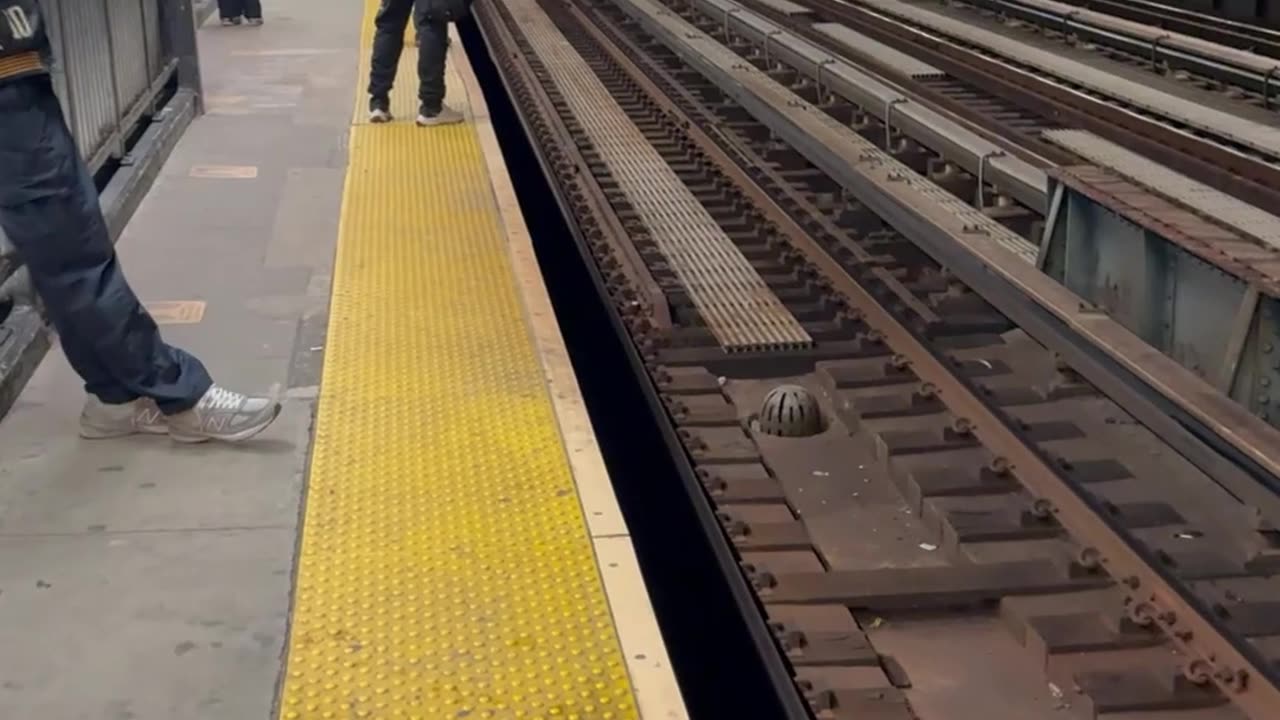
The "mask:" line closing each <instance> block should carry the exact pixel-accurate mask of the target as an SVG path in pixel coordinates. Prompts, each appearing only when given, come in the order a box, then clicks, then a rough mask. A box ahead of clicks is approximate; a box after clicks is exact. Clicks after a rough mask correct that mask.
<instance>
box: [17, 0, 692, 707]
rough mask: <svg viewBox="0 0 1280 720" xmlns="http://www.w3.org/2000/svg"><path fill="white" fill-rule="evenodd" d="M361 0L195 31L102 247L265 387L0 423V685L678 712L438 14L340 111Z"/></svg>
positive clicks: (197, 701) (143, 696)
mask: <svg viewBox="0 0 1280 720" xmlns="http://www.w3.org/2000/svg"><path fill="white" fill-rule="evenodd" d="M376 7H377V3H376V0H364V1H363V2H354V3H315V2H308V1H307V0H280V1H279V2H273V3H270V4H268V5H267V8H266V13H267V16H266V18H267V21H266V25H265V26H263V27H260V28H249V27H233V28H224V27H220V26H219V25H218V23H217V18H216V16H215V17H213V18H212V19H209V20H207V21H206V22H205V23H204V26H203V27H202V28H201V29H200V32H199V35H198V37H199V44H200V66H201V69H202V75H203V84H204V96H203V102H204V106H205V113H204V114H203V115H201V116H200V117H198V118H196V119H195V120H194V122H193V123H192V124H191V125H190V127H189V128H188V129H187V130H186V132H185V134H184V135H183V137H182V138H181V140H180V141H179V142H178V144H177V146H176V148H175V149H174V151H173V153H172V154H171V155H170V156H169V158H168V160H167V162H166V163H165V164H164V166H163V168H162V169H161V170H160V172H159V175H158V177H157V179H156V181H155V184H154V186H153V187H152V189H151V190H150V192H149V193H148V194H147V196H146V197H145V199H144V200H143V201H142V203H141V205H140V206H139V208H138V210H137V212H136V214H135V215H134V216H133V218H132V220H131V221H130V222H129V224H128V225H127V227H126V229H125V231H124V233H123V235H122V237H121V239H120V241H119V249H120V252H121V255H122V258H123V262H124V267H125V269H126V272H127V273H128V275H129V277H130V279H131V281H132V282H133V283H134V285H135V287H136V288H137V290H138V291H139V294H140V295H142V297H143V298H144V300H145V301H146V302H147V304H148V305H149V306H150V307H151V308H152V310H153V312H154V314H155V315H156V317H157V320H158V321H160V322H161V323H162V324H163V329H164V331H165V333H166V336H167V338H168V339H169V340H170V341H171V342H173V343H175V344H178V345H180V346H183V347H185V348H188V349H190V350H192V351H193V352H195V353H196V354H198V355H199V356H200V357H201V358H202V359H203V360H204V361H205V362H206V364H207V365H208V366H209V367H210V369H211V370H212V371H213V373H214V374H215V377H216V378H217V379H218V381H219V382H221V383H222V384H225V385H227V386H229V387H233V388H237V389H239V388H244V389H248V390H258V389H265V388H266V387H268V386H270V385H272V384H276V383H280V384H282V385H284V386H286V387H287V402H286V408H285V411H284V413H283V414H282V416H281V418H280V420H279V421H278V422H277V424H276V425H274V426H273V427H272V428H271V429H270V430H269V431H268V432H267V433H266V434H264V435H263V436H262V437H261V438H259V439H258V440H256V441H254V442H251V443H248V444H246V445H244V446H240V447H219V446H212V445H211V446H201V447H187V446H178V445H177V444H174V443H172V442H170V441H169V440H168V439H167V438H156V437H141V438H133V439H126V440H113V441H86V440H81V439H80V438H78V437H77V435H76V422H77V417H78V413H79V410H80V407H81V404H82V402H83V392H82V389H81V387H80V384H79V382H78V380H77V378H76V377H75V376H74V374H73V373H72V372H71V370H70V369H69V367H68V366H67V364H66V363H65V361H64V360H63V359H62V358H61V356H60V355H59V354H58V353H57V351H56V349H55V350H54V351H53V352H51V353H50V354H49V356H48V358H47V359H46V360H45V361H44V362H43V363H42V364H41V366H40V367H39V369H38V370H37V371H36V374H35V376H34V378H33V379H32V381H31V382H30V383H29V384H28V385H27V387H26V389H25V391H24V392H23V393H22V395H21V396H20V397H19V399H18V400H17V402H16V403H15V404H14V406H13V408H12V410H11V411H10V412H9V414H8V415H7V416H6V417H5V419H4V420H3V422H0V639H2V641H0V647H3V651H2V652H0V718H52V719H56V720H78V719H81V718H83V719H85V720H187V719H199V720H224V719H225V720H251V719H255V718H289V719H299V720H313V719H316V720H319V719H325V718H342V719H343V720H347V719H349V718H412V719H422V720H436V719H438V718H584V719H586V718H591V719H597V718H598V719H605V718H618V719H622V718H646V719H648V718H663V719H679V718H683V717H685V716H686V714H685V710H684V707H683V702H682V699H681V694H680V690H679V688H678V686H677V685H676V682H675V678H674V676H673V674H672V671H671V668H670V665H669V661H668V659H667V653H666V649H665V647H664V644H663V639H662V636H661V635H660V633H659V630H658V626H657V622H656V620H655V618H654V614H653V611H652V609H651V606H650V604H649V601H648V594H647V592H646V589H645V587H644V582H643V579H642V577H641V575H640V571H639V568H638V565H637V563H636V558H635V553H634V551H633V549H632V546H631V542H630V538H629V535H628V531H627V528H626V525H625V523H624V522H623V519H622V515H621V513H620V512H619V509H618V507H617V504H616V500H615V498H614V495H613V491H612V488H611V486H610V482H609V477H608V474H607V472H606V469H605V466H604V463H603V460H602V459H601V456H600V452H599V450H598V448H597V446H596V441H595V437H594V433H593V431H592V428H591V424H590V421H589V419H588V417H587V414H586V411H585V408H584V406H583V403H582V399H581V396H580V393H579V390H578V387H577V383H576V380H575V377H574V374H573V370H572V368H571V366H570V364H569V360H568V356H567V353H566V350H565V347H564V344H563V341H562V339H561V336H560V332H559V328H558V327H557V324H556V320H555V317H554V315H553V313H552V311H551V306H550V303H549V301H548V299H547V295H546V290H545V287H544V286H543V282H542V278H541V275H540V273H539V270H538V267H537V261H536V259H535V258H534V255H533V251H532V246H531V244H530V241H529V237H528V234H527V231H526V230H525V228H524V223H523V220H522V218H521V215H520V209H519V206H518V204H517V201H516V196H515V192H514V189H513V187H512V183H511V179H510V178H509V177H508V175H507V171H506V168H505V165H504V163H503V159H502V156H501V153H500V151H499V149H498V145H497V142H496V139H495V137H494V134H493V130H492V128H491V127H490V125H489V122H488V115H487V111H486V106H485V102H484V97H483V94H482V92H481V88H480V87H479V85H478V83H477V80H476V78H475V75H474V73H473V72H472V71H471V68H470V65H469V63H468V59H467V56H466V51H465V50H464V48H463V47H462V43H460V42H454V43H453V45H452V49H451V51H450V53H451V54H450V65H449V68H450V69H449V76H448V86H449V98H448V99H449V102H450V103H451V104H452V105H453V106H454V107H456V108H458V109H461V110H463V111H464V113H465V114H466V117H467V121H466V123H464V124H462V125H460V126H456V127H449V128H437V129H432V130H422V129H418V128H416V127H414V126H413V125H412V124H411V118H412V117H413V109H414V95H415V90H416V88H415V82H414V80H413V78H414V73H413V70H412V68H413V64H414V58H413V47H412V43H411V42H410V43H408V44H407V45H408V46H407V48H406V52H405V58H404V59H403V60H402V65H401V70H400V74H399V84H398V85H397V88H396V91H395V95H394V98H393V107H394V110H395V111H396V115H397V117H398V118H401V121H399V122H397V123H394V124H391V125H388V126H376V127H375V126H371V125H366V124H365V123H364V117H363V107H364V96H363V93H362V92H361V91H362V89H363V85H364V80H365V78H364V76H365V73H366V72H367V62H368V54H369V53H368V47H369V42H370V39H371V37H370V35H371V27H372V16H373V13H374V12H375V11H376Z"/></svg>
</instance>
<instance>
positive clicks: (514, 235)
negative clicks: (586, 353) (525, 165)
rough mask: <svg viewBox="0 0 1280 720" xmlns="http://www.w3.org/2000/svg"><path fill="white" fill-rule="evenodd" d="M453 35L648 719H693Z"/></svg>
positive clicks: (478, 93)
mask: <svg viewBox="0 0 1280 720" xmlns="http://www.w3.org/2000/svg"><path fill="white" fill-rule="evenodd" d="M449 33H450V37H451V39H452V41H453V42H452V45H453V49H454V52H453V53H451V55H453V56H454V62H455V63H456V67H457V71H458V75H459V76H460V77H461V78H462V84H463V88H464V89H465V92H466V95H467V102H468V105H469V107H470V111H471V116H472V118H471V119H472V121H473V123H474V131H475V133H476V139H477V140H478V142H479V144H480V149H481V152H482V153H483V155H484V160H485V165H486V167H487V169H488V174H489V185H490V188H491V189H492V191H493V195H494V201H495V204H496V205H497V208H498V214H499V219H500V221H501V223H502V229H503V234H504V235H505V237H506V239H507V253H508V258H509V261H510V263H511V268H512V272H513V274H514V276H515V279H516V286H517V288H518V290H519V292H520V299H521V304H522V306H523V309H524V312H525V320H526V323H527V325H528V328H529V331H530V334H531V336H532V338H533V341H534V346H535V348H536V349H537V354H538V361H539V364H541V365H542V371H543V376H544V378H545V379H546V382H547V390H548V393H549V394H550V397H551V406H552V411H553V412H554V414H555V418H556V424H557V426H558V428H559V431H560V437H561V441H562V442H563V444H564V449H565V453H566V456H567V457H568V460H569V469H570V472H571V473H572V474H573V480H574V485H575V486H576V489H577V491H578V498H579V501H580V502H581V503H582V511H583V518H584V519H585V520H586V523H587V530H588V533H589V535H590V539H591V546H592V550H593V554H594V555H595V560H596V565H597V571H598V572H599V576H600V579H601V582H602V584H603V587H604V592H605V597H606V599H607V600H608V603H609V609H610V613H611V614H612V616H613V622H614V629H615V630H616V632H617V635H618V641H619V643H620V644H621V646H622V653H623V656H624V659H625V661H626V664H627V672H628V674H629V675H630V677H631V683H632V688H633V689H634V691H635V694H636V704H637V706H638V708H639V710H640V716H641V718H644V720H685V719H686V718H688V711H687V709H686V708H685V703H684V697H683V695H682V694H681V691H680V686H679V684H678V683H677V682H676V678H675V671H674V669H673V668H672V666H671V660H670V657H669V656H668V654H667V646H666V642H665V641H664V640H663V637H662V633H661V630H660V629H659V628H658V622H657V618H656V616H655V615H654V612H653V606H652V603H651V602H650V601H649V593H648V589H647V587H646V586H645V582H644V577H643V575H642V573H641V571H640V564H639V560H638V558H637V557H636V553H635V548H634V547H633V545H632V542H631V535H630V532H629V531H628V530H627V526H626V521H625V520H624V519H623V516H622V511H621V509H620V508H619V507H618V500H617V497H616V495H615V494H614V492H613V486H612V482H611V480H610V478H609V472H608V469H607V468H606V467H605V463H604V457H603V456H602V455H601V453H600V447H599V445H598V444H597V442H596V436H595V430H594V428H593V427H592V425H591V418H590V416H589V415H588V413H587V408H586V403H585V401H584V400H583V397H582V392H581V389H580V388H579V387H578V380H577V376H576V374H575V373H574V370H573V365H572V363H571V362H570V360H569V353H568V349H567V348H566V347H565V343H564V338H563V336H562V335H561V333H560V325H559V323H558V322H557V320H556V316H555V312H554V310H553V309H552V306H551V298H550V296H549V295H548V294H547V288H546V285H545V284H544V283H543V281H542V271H541V268H540V267H539V265H538V259H537V256H536V255H535V253H534V249H533V239H532V237H531V236H530V235H529V230H528V227H527V226H526V225H525V222H524V215H523V213H522V212H521V210H520V204H519V201H518V199H517V197H516V192H515V186H514V184H513V183H512V181H511V177H510V175H509V174H508V172H507V166H506V161H505V159H504V157H503V155H502V148H501V147H500V145H499V143H498V137H497V134H496V133H495V132H494V129H493V124H492V122H491V119H490V116H489V109H488V104H487V103H486V102H485V99H484V92H483V90H482V89H481V88H480V82H479V79H478V78H477V77H476V75H475V72H474V70H473V69H472V67H471V62H470V59H469V58H468V56H467V52H466V50H465V49H464V48H463V47H462V42H461V38H460V37H458V34H457V29H456V28H454V27H450V29H449Z"/></svg>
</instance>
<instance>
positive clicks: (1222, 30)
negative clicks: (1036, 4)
mask: <svg viewBox="0 0 1280 720" xmlns="http://www.w3.org/2000/svg"><path fill="white" fill-rule="evenodd" d="M1063 2H1066V3H1067V4H1070V5H1076V6H1079V7H1088V8H1090V9H1094V10H1099V11H1102V12H1105V13H1107V14H1109V15H1114V16H1116V17H1118V18H1123V19H1125V20H1131V21H1133V22H1140V23H1144V24H1146V25H1150V26H1152V27H1158V28H1164V29H1167V30H1171V31H1173V32H1179V33H1184V34H1187V35H1193V36H1195V37H1199V38H1203V39H1205V40H1208V41H1210V42H1214V43H1218V44H1220V45H1226V46H1227V47H1233V48H1236V49H1239V50H1251V51H1253V52H1256V53H1258V54H1260V55H1266V56H1268V57H1278V58H1280V31H1277V30H1275V29H1273V28H1268V27H1262V26H1259V25H1255V24H1252V23H1246V22H1237V21H1235V20H1229V19H1227V18H1223V17H1219V16H1215V15H1207V14H1205V13H1200V12H1196V11H1194V10H1189V9H1187V8H1180V7H1176V6H1173V5H1167V4H1163V3H1158V2H1151V1H1150V0H1063Z"/></svg>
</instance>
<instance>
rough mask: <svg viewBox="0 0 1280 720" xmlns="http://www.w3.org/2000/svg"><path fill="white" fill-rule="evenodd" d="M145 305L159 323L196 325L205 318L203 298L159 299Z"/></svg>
mask: <svg viewBox="0 0 1280 720" xmlns="http://www.w3.org/2000/svg"><path fill="white" fill-rule="evenodd" d="M143 306H144V307H146V309H147V313H149V314H150V315H151V317H152V319H154V320H155V321H156V324H157V325H194V324H196V323H198V322H200V321H201V320H203V319H204V308H205V303H204V301H203V300H157V301H155V302H149V303H143Z"/></svg>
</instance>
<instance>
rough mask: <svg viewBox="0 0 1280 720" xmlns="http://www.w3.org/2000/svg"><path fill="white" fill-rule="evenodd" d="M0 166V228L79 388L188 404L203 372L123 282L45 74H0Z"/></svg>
mask: <svg viewBox="0 0 1280 720" xmlns="http://www.w3.org/2000/svg"><path fill="white" fill-rule="evenodd" d="M0 169H2V170H0V229H3V230H4V232H5V234H6V235H8V237H9V240H10V241H11V242H12V243H13V245H14V247H15V248H16V249H17V251H18V254H19V255H20V256H21V257H22V260H23V262H25V263H26V265H27V268H28V270H29V271H30V273H31V283H32V285H33V286H34V287H35V290H36V292H37V293H39V294H40V298H41V299H42V300H43V301H44V304H45V309H46V311H47V312H48V314H49V319H50V320H51V321H52V322H53V325H54V327H55V328H56V329H57V331H58V334H59V336H60V337H61V339H62V349H63V351H64V352H65V353H66V356H67V359H68V360H69V361H70V362H71V366H72V367H73V368H75V371H76V372H77V373H79V374H80V377H81V378H83V379H84V383H85V389H86V390H87V391H88V392H90V393H93V394H94V395H97V396H98V397H99V398H101V399H102V401H103V402H106V403H125V402H129V401H131V400H134V399H137V398H139V397H150V398H154V399H155V400H156V402H157V403H158V404H159V405H160V409H161V410H163V411H164V412H166V413H170V414H172V413H176V412H182V411H183V410H188V409H190V408H191V407H193V406H195V404H196V403H197V402H198V401H199V400H200V398H201V397H202V396H203V395H204V394H205V392H206V391H207V390H208V389H209V386H210V385H211V384H212V381H211V380H210V379H209V373H208V372H207V371H206V370H205V369H204V366H203V365H201V364H200V361H199V360H197V359H195V358H194V357H192V356H191V355H188V354H187V353H185V352H183V351H181V350H179V349H177V348H174V347H170V346H168V345H166V344H164V342H163V341H162V340H161V339H160V331H159V329H158V328H157V327H156V324H155V321H154V320H152V319H151V316H150V315H148V314H147V311H146V310H145V309H143V307H142V304H141V303H139V302H138V298H137V297H136V296H135V295H134V294H133V290H132V289H131V288H130V287H129V283H128V282H127V281H126V280H125V278H124V273H123V272H122V271H121V269H120V263H119V261H118V260H117V259H116V253H115V249H114V248H113V247H112V245H111V238H110V236H109V235H108V233H107V225H106V222H105V221H104V220H103V217H102V211H101V210H100V209H99V207H98V192H97V189H96V188H95V187H94V184H93V179H92V178H91V177H89V172H88V170H87V169H86V168H85V166H84V163H83V162H81V160H80V154H79V152H78V151H77V150H76V144H75V141H74V140H73V139H72V137H71V132H70V131H69V130H67V125H66V122H65V121H64V120H63V117H62V108H61V106H60V105H59V104H58V99H57V97H56V96H55V95H54V94H53V86H52V84H51V83H50V82H49V79H48V78H47V77H43V76H41V77H34V78H26V79H21V80H13V81H9V82H0ZM175 231H176V229H175Z"/></svg>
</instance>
